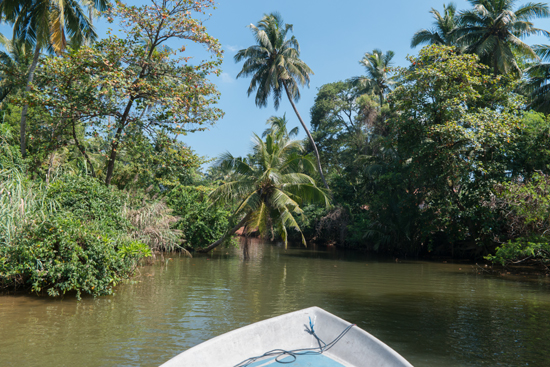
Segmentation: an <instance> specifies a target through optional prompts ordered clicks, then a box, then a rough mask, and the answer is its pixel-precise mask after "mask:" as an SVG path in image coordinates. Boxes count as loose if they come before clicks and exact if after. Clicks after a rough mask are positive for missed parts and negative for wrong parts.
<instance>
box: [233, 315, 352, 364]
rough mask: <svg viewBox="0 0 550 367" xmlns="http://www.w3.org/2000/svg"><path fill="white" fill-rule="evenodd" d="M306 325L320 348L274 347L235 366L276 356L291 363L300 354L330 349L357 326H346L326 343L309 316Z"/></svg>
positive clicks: (280, 360) (317, 352) (310, 353)
mask: <svg viewBox="0 0 550 367" xmlns="http://www.w3.org/2000/svg"><path fill="white" fill-rule="evenodd" d="M304 326H305V327H306V330H305V331H306V332H307V333H309V334H311V335H313V337H314V338H315V339H317V344H318V345H319V347H318V348H302V349H293V350H284V349H273V350H270V351H269V352H266V353H264V354H262V355H261V356H257V357H251V358H248V359H245V360H244V361H242V362H241V363H239V364H237V365H235V366H234V367H246V366H250V365H251V364H252V363H254V362H256V361H257V360H259V359H263V358H266V357H275V362H277V363H281V364H290V363H294V362H295V361H296V359H297V358H298V357H299V356H304V355H315V354H323V352H325V351H327V350H329V349H330V348H332V347H333V346H334V345H335V344H336V343H338V342H339V341H340V339H342V338H343V337H344V335H346V334H347V332H348V331H350V329H351V328H352V327H354V326H355V324H351V325H349V326H348V327H346V328H345V329H344V331H342V332H341V333H340V335H338V336H337V337H336V338H335V339H334V340H333V341H331V342H330V343H328V344H327V343H325V342H324V341H323V340H322V339H321V338H319V336H318V335H317V334H316V333H315V330H313V322H311V318H309V327H308V326H307V325H304ZM286 357H292V358H293V359H292V360H290V361H283V359H284V358H286Z"/></svg>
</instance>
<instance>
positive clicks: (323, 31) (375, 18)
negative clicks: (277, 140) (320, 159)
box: [184, 0, 550, 157]
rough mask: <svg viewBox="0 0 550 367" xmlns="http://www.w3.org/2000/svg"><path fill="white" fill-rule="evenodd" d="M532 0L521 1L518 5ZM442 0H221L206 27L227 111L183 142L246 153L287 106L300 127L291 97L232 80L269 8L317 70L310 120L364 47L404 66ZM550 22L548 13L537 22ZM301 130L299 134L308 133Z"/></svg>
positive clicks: (307, 98) (306, 98)
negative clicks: (325, 91)
mask: <svg viewBox="0 0 550 367" xmlns="http://www.w3.org/2000/svg"><path fill="white" fill-rule="evenodd" d="M526 2H527V1H519V2H518V4H523V3H526ZM444 3H448V2H445V1H442V0H385V1H366V0H342V1H327V0H277V1H274V0H267V1H266V0H264V1H258V0H231V1H227V0H226V1H223V0H222V1H220V2H219V5H218V8H217V9H216V10H214V11H213V16H212V18H211V19H210V20H209V21H208V22H207V23H206V25H207V28H208V30H209V33H210V34H211V35H212V36H214V37H217V38H218V39H219V40H220V42H221V44H222V45H223V48H224V50H225V58H224V63H223V67H222V69H223V74H222V76H221V77H220V78H218V80H215V83H216V84H217V85H218V88H219V90H220V92H221V101H220V107H221V108H222V109H223V110H224V111H225V117H224V118H223V120H221V121H219V122H218V123H217V124H216V125H214V126H212V127H211V128H210V130H209V131H205V132H199V133H195V134H191V135H188V136H187V137H185V138H184V141H185V142H186V143H187V144H188V145H189V146H190V147H191V148H193V149H194V150H195V151H196V152H197V153H198V154H199V155H203V156H210V157H215V156H217V155H218V154H220V153H223V152H224V151H229V152H231V153H232V154H233V155H245V154H247V153H248V151H249V148H250V144H251V143H250V138H251V134H252V132H256V133H261V132H262V131H263V130H264V129H265V121H266V120H267V119H268V118H269V117H270V116H272V115H278V116H280V115H282V114H284V113H286V116H287V118H288V120H289V123H290V125H292V126H298V125H299V121H298V119H297V118H296V116H295V114H294V112H293V110H292V107H291V105H290V103H289V102H288V100H287V99H286V98H283V99H282V100H281V105H280V107H279V110H278V111H275V109H274V108H273V103H272V101H270V103H269V105H268V106H267V108H263V109H259V108H257V107H256V106H255V104H254V96H253V95H252V96H250V97H248V96H247V93H246V91H247V89H248V85H249V83H250V79H248V78H239V79H235V77H236V75H237V74H238V73H239V71H240V69H241V66H242V63H240V64H236V63H235V62H234V61H233V56H234V55H235V52H236V51H237V50H239V49H242V48H246V47H248V46H250V45H252V44H253V43H254V38H253V36H252V33H251V31H250V29H248V28H246V26H247V25H248V24H250V23H257V22H258V21H259V20H260V19H261V18H262V16H263V14H265V13H270V12H273V11H278V12H279V13H281V15H282V16H283V18H284V20H285V22H286V23H290V24H293V25H294V35H295V36H296V38H297V39H298V41H299V42H300V47H301V59H302V60H303V61H304V62H306V63H307V64H308V65H309V66H310V67H311V69H312V70H313V71H314V73H315V75H312V76H311V84H310V88H304V89H302V91H301V93H302V98H301V99H300V101H299V102H298V104H297V107H298V110H299V111H300V114H301V115H302V118H303V119H304V121H305V122H306V124H309V120H310V114H309V111H310V108H311V107H312V105H313V102H314V99H315V95H316V93H317V90H318V88H320V87H321V86H322V85H323V84H326V83H330V82H334V81H338V80H344V79H347V78H350V77H352V76H357V75H362V74H363V67H362V66H361V65H359V60H360V59H361V58H362V56H363V55H364V53H365V52H367V51H372V50H373V49H375V48H380V49H382V50H383V51H386V50H393V51H394V52H395V58H394V61H395V64H396V65H406V64H407V62H406V59H405V58H406V56H407V55H409V54H411V55H412V54H415V53H416V52H418V49H411V48H410V40H411V37H412V36H413V34H414V33H415V32H416V31H417V30H419V29H420V28H431V24H432V22H433V18H432V15H431V14H430V13H429V11H430V9H431V8H432V7H434V8H435V9H437V10H439V11H442V8H443V4H444ZM455 4H457V7H458V9H467V8H470V6H469V3H468V2H467V1H464V0H460V1H455ZM536 25H537V26H538V27H541V28H545V29H550V20H548V19H543V20H539V21H537V22H536ZM542 42H545V39H544V38H542V37H531V38H530V39H528V40H527V43H529V44H536V43H542ZM300 130H301V134H300V137H305V133H304V132H303V131H302V129H301V128H300Z"/></svg>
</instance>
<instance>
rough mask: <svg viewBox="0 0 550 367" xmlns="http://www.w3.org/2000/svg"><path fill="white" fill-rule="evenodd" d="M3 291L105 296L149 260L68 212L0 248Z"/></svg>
mask: <svg viewBox="0 0 550 367" xmlns="http://www.w3.org/2000/svg"><path fill="white" fill-rule="evenodd" d="M0 253H1V257H0V279H1V281H2V286H4V287H10V286H11V287H18V286H19V287H21V286H25V285H26V284H30V285H31V289H32V291H34V292H42V291H47V293H48V294H49V295H50V296H58V295H60V294H65V293H67V292H70V291H76V295H77V297H78V298H80V295H81V293H82V292H84V293H88V294H90V295H93V296H100V295H107V294H111V293H112V292H113V287H114V286H115V285H116V284H117V283H118V282H120V281H121V280H122V279H124V278H126V277H128V276H130V275H131V273H132V272H133V270H134V268H135V266H136V265H137V261H138V260H139V259H140V258H142V257H144V256H150V255H151V250H150V249H149V248H148V247H147V246H146V245H144V244H141V243H137V242H134V241H129V240H124V239H121V238H120V237H119V236H117V234H116V233H112V231H111V230H110V229H109V228H108V227H107V228H104V227H102V226H98V225H90V224H89V223H83V222H82V221H81V220H79V219H76V217H75V216H74V215H71V214H70V213H68V212H62V213H59V214H57V215H54V216H52V217H50V218H48V220H46V221H44V222H42V223H41V224H39V225H37V226H32V225H29V226H27V227H26V228H24V229H22V230H21V232H20V233H19V236H17V238H16V239H15V241H14V242H13V243H12V244H11V245H9V246H3V247H1V248H0Z"/></svg>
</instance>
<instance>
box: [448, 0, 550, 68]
mask: <svg viewBox="0 0 550 367" xmlns="http://www.w3.org/2000/svg"><path fill="white" fill-rule="evenodd" d="M469 2H470V4H472V5H473V6H474V9H472V10H467V11H463V12H460V23H461V25H460V27H458V28H457V29H456V32H455V33H456V36H457V37H458V42H459V43H460V44H464V45H465V46H467V49H466V50H467V52H471V53H475V54H477V55H478V56H479V57H480V59H481V61H482V62H483V63H485V64H486V65H488V66H490V67H492V68H493V73H494V74H495V75H497V74H508V73H514V74H516V75H517V76H519V75H521V69H520V67H519V66H518V64H517V61H516V57H517V56H520V57H527V58H532V59H536V58H537V55H536V54H535V51H534V50H533V49H532V48H531V47H530V46H529V45H527V44H526V43H524V42H523V41H522V40H521V39H522V38H524V37H527V36H530V35H534V34H545V35H548V34H549V33H548V31H545V30H543V29H539V28H535V27H534V26H533V23H532V22H531V20H532V19H535V18H546V17H548V16H550V10H549V8H548V4H544V3H527V4H525V5H523V6H520V7H519V8H518V9H516V10H515V11H514V10H513V7H514V4H515V3H516V0H469ZM516 55H517V56H516Z"/></svg>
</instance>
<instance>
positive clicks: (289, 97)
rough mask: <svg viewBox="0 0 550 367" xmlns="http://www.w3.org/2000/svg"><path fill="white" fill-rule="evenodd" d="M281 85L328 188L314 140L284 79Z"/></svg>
mask: <svg viewBox="0 0 550 367" xmlns="http://www.w3.org/2000/svg"><path fill="white" fill-rule="evenodd" d="M283 85H284V86H285V92H286V95H287V97H288V100H289V101H290V104H291V105H292V108H293V109H294V112H295V113H296V116H298V120H300V123H301V124H302V127H303V128H304V130H305V131H306V134H307V137H308V138H309V142H310V143H311V145H312V146H313V152H314V153H315V157H316V158H317V169H318V170H319V174H320V175H321V180H323V184H324V185H325V188H326V189H327V190H329V187H328V184H327V180H325V175H324V174H323V169H322V168H321V158H320V157H319V151H318V150H317V145H315V141H314V140H313V136H311V133H310V132H309V130H308V128H307V127H306V124H305V123H304V120H302V116H300V113H299V112H298V109H297V108H296V105H295V104H294V101H292V97H291V96H290V92H289V91H288V87H287V86H286V81H284V80H283Z"/></svg>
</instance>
